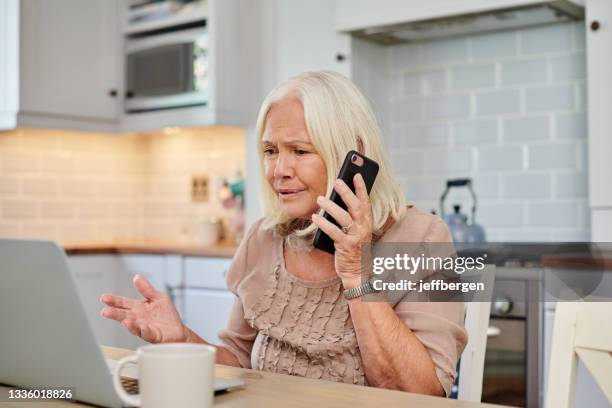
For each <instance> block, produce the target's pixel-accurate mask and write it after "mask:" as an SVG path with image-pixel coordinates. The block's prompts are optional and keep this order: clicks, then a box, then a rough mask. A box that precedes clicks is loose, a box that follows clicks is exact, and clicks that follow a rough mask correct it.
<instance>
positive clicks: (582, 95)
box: [574, 81, 589, 110]
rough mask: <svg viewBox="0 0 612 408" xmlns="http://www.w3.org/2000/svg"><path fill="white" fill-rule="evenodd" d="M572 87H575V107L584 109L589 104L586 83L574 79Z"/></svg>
mask: <svg viewBox="0 0 612 408" xmlns="http://www.w3.org/2000/svg"><path fill="white" fill-rule="evenodd" d="M574 87H575V88H576V108H577V109H578V110H586V109H587V108H588V105H589V100H588V99H587V98H588V95H587V87H586V84H585V83H584V81H576V83H575V84H574Z"/></svg>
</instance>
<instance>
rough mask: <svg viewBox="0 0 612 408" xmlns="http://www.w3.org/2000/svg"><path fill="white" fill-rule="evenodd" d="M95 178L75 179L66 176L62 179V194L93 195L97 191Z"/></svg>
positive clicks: (68, 195) (66, 195) (67, 195)
mask: <svg viewBox="0 0 612 408" xmlns="http://www.w3.org/2000/svg"><path fill="white" fill-rule="evenodd" d="M94 183H95V182H94V180H92V179H90V178H83V179H73V178H67V177H64V178H63V179H62V180H61V190H60V191H61V195H62V196H65V197H70V196H78V197H87V196H93V195H94V191H95V188H94V187H95V186H94Z"/></svg>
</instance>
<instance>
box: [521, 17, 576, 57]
mask: <svg viewBox="0 0 612 408" xmlns="http://www.w3.org/2000/svg"><path fill="white" fill-rule="evenodd" d="M519 34H520V38H521V52H522V53H523V54H542V53H548V52H557V51H570V50H571V48H572V42H573V41H572V36H573V32H572V25H571V24H556V25H549V26H544V27H538V28H530V29H527V30H522V31H520V33H519Z"/></svg>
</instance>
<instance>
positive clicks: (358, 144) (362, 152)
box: [357, 137, 365, 154]
mask: <svg viewBox="0 0 612 408" xmlns="http://www.w3.org/2000/svg"><path fill="white" fill-rule="evenodd" d="M364 150H365V149H364V148H363V142H362V141H361V138H360V137H358V138H357V152H358V153H360V154H364Z"/></svg>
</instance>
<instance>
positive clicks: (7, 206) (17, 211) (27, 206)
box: [0, 199, 39, 220]
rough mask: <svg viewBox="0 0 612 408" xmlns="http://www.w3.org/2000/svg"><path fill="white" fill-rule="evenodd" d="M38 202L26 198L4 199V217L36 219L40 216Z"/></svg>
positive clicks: (5, 218)
mask: <svg viewBox="0 0 612 408" xmlns="http://www.w3.org/2000/svg"><path fill="white" fill-rule="evenodd" d="M38 207H39V205H38V202H36V201H32V200H25V199H6V200H2V212H1V213H0V214H2V219H3V220H12V219H19V220H25V219H34V218H38Z"/></svg>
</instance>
